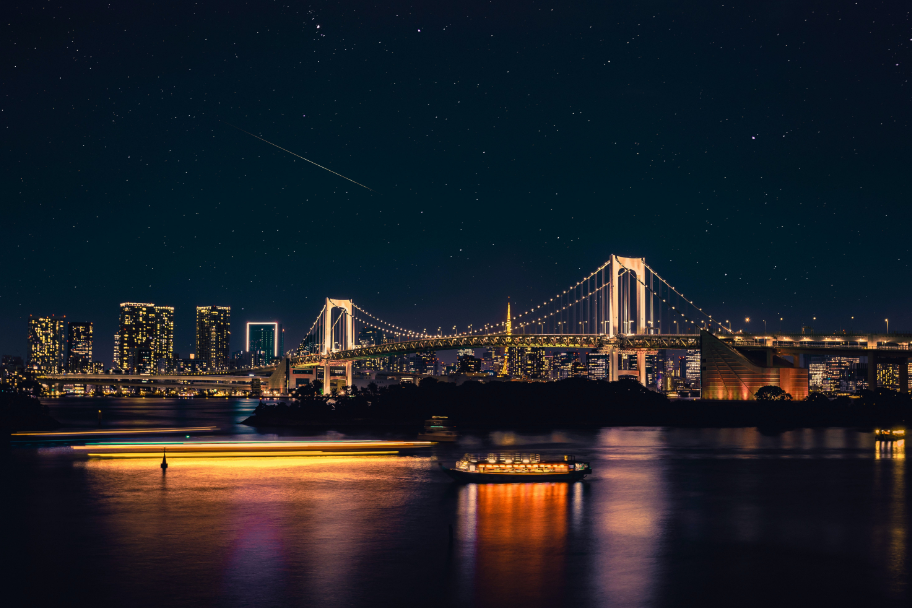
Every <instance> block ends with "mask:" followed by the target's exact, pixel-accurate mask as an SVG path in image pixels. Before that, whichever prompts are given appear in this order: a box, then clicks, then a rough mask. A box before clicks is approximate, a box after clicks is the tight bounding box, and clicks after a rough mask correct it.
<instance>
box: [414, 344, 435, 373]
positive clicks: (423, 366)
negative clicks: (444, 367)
mask: <svg viewBox="0 0 912 608" xmlns="http://www.w3.org/2000/svg"><path fill="white" fill-rule="evenodd" d="M415 371H416V372H417V373H419V374H428V375H431V376H436V375H438V373H439V372H440V360H439V359H438V358H437V351H433V350H423V351H420V352H417V353H415Z"/></svg>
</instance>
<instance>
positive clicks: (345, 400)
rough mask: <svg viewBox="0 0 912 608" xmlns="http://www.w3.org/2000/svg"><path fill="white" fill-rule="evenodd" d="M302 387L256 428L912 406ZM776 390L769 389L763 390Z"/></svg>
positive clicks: (617, 392)
mask: <svg viewBox="0 0 912 608" xmlns="http://www.w3.org/2000/svg"><path fill="white" fill-rule="evenodd" d="M320 389H321V387H320V386H319V385H317V386H314V385H309V386H306V387H301V388H300V389H298V391H297V392H295V394H294V395H293V398H292V399H291V400H290V401H289V402H288V403H278V404H272V403H269V404H267V403H261V404H260V405H259V406H258V407H257V409H256V411H255V412H254V415H253V416H251V417H250V418H249V419H248V420H247V421H246V423H247V424H251V425H254V426H270V425H273V426H285V425H289V426H297V425H302V426H307V425H314V426H334V425H339V426H355V425H363V426H383V425H406V426H414V427H418V426H420V425H421V423H422V422H423V421H424V420H427V419H429V418H430V417H431V416H448V417H449V419H450V421H451V422H453V423H454V424H456V425H457V427H461V428H468V427H491V426H498V427H507V428H520V427H534V426H551V427H555V426H575V427H599V426H613V425H617V426H623V425H654V426H758V427H769V428H797V427H824V426H848V427H862V428H863V427H872V426H883V425H888V424H903V423H904V422H905V420H906V418H907V416H908V415H909V414H910V413H912V398H910V397H909V396H908V395H902V394H900V393H897V392H894V391H889V390H884V389H879V390H877V391H862V392H861V393H859V394H858V395H857V396H856V397H854V398H849V397H840V398H838V399H835V400H830V399H827V398H826V397H824V396H822V395H818V394H812V396H811V397H809V398H808V399H807V400H805V401H791V400H789V399H788V398H787V397H786V398H783V397H785V394H783V395H778V393H777V394H776V395H770V396H773V397H776V396H778V397H779V398H777V399H768V400H757V401H686V400H678V401H669V400H668V399H667V398H666V397H665V396H664V395H661V394H659V393H655V392H653V391H650V390H648V389H646V388H645V387H643V386H642V385H640V384H639V383H638V382H637V381H635V380H630V379H622V380H619V381H617V382H606V381H591V380H586V379H583V378H571V379H567V380H561V381H560V382H545V383H525V382H491V383H480V382H465V383H464V384H461V385H458V386H457V385H456V384H453V383H447V382H439V381H437V380H435V379H433V378H425V379H423V380H422V381H421V382H420V384H419V385H413V384H398V385H392V386H388V387H383V388H378V387H377V386H376V385H374V384H371V385H369V386H368V387H367V388H364V389H361V390H357V389H354V388H352V389H351V390H350V391H348V393H349V394H347V395H343V396H324V395H321V392H322V391H321V390H320ZM767 392H770V391H767Z"/></svg>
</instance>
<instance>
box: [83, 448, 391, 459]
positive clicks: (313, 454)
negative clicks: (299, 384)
mask: <svg viewBox="0 0 912 608" xmlns="http://www.w3.org/2000/svg"><path fill="white" fill-rule="evenodd" d="M398 453H399V452H398V451H377V452H373V451H370V452H321V451H317V450H310V451H308V450H302V451H292V452H287V451H286V452H279V451H252V452H251V451H246V452H245V451H231V452H202V451H200V452H167V456H168V458H289V457H294V458H317V457H332V456H394V455H396V454H398ZM161 455H162V452H157V451H156V452H89V453H88V454H86V456H88V457H89V458H154V459H158V458H159V457H160V456H161Z"/></svg>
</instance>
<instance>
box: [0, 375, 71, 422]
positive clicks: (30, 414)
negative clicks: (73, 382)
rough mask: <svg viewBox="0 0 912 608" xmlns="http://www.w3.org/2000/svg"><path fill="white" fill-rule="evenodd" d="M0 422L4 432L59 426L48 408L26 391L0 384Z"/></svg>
mask: <svg viewBox="0 0 912 608" xmlns="http://www.w3.org/2000/svg"><path fill="white" fill-rule="evenodd" d="M0 424H2V425H3V430H4V434H8V433H13V432H16V431H49V430H53V429H56V428H59V427H60V423H59V422H57V421H56V420H54V418H53V417H51V415H50V414H49V413H48V408H47V406H46V405H43V404H42V403H41V402H40V401H38V399H36V398H35V397H33V396H31V395H28V394H26V393H20V392H14V391H12V390H5V387H4V386H0Z"/></svg>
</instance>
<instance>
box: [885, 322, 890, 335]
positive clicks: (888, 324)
mask: <svg viewBox="0 0 912 608" xmlns="http://www.w3.org/2000/svg"><path fill="white" fill-rule="evenodd" d="M884 321H886V322H887V334H889V333H890V319H884Z"/></svg>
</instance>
